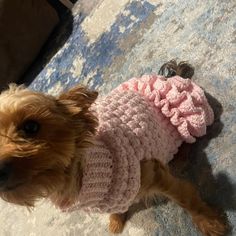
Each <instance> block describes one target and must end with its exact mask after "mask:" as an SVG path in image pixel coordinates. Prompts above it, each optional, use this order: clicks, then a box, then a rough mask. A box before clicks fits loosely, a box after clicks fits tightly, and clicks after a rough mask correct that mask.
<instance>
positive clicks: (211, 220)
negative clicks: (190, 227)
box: [193, 210, 230, 236]
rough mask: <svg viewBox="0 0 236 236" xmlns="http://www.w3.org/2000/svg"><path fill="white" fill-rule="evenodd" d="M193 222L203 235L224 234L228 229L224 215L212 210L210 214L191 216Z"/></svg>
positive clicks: (221, 235) (218, 235)
mask: <svg viewBox="0 0 236 236" xmlns="http://www.w3.org/2000/svg"><path fill="white" fill-rule="evenodd" d="M208 213H209V212H208ZM193 222H194V223H195V224H196V225H197V227H198V228H199V230H200V231H201V232H202V234H203V235H205V236H225V235H227V233H228V231H229V229H230V227H229V225H228V223H227V220H226V217H225V216H224V215H221V214H220V213H219V212H217V211H214V210H212V211H211V212H210V214H207V215H198V216H195V217H193Z"/></svg>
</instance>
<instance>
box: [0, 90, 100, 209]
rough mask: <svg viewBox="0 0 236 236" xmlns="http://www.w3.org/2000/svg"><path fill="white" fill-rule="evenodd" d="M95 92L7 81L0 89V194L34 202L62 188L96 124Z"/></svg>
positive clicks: (15, 200)
mask: <svg viewBox="0 0 236 236" xmlns="http://www.w3.org/2000/svg"><path fill="white" fill-rule="evenodd" d="M96 97H97V93H96V92H90V91H88V90H87V89H85V88H84V87H80V86H78V87H75V88H73V89H71V90H69V91H68V92H65V93H63V94H61V95H60V96H59V97H53V96H50V95H45V94H42V93H38V92H33V91H30V90H28V89H26V88H24V87H22V86H20V87H17V86H16V85H11V86H10V88H9V90H7V91H4V92H3V93H2V94H1V95H0V197H1V198H2V199H4V200H6V201H9V202H12V203H15V204H20V205H26V206H33V205H34V202H35V201H36V200H37V199H38V198H41V197H48V196H50V195H53V194H54V193H55V192H59V191H63V188H64V187H65V183H66V182H67V181H69V180H68V178H70V168H71V164H72V162H73V159H74V158H75V153H76V150H77V149H78V148H83V147H84V146H85V145H86V144H87V143H88V142H89V139H90V137H91V136H92V134H93V133H94V132H95V129H96V119H95V117H94V116H93V115H92V113H91V112H90V111H89V107H90V105H91V104H92V103H93V102H94V100H95V99H96Z"/></svg>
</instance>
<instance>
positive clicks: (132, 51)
mask: <svg viewBox="0 0 236 236" xmlns="http://www.w3.org/2000/svg"><path fill="white" fill-rule="evenodd" d="M235 9H236V2H235V0H221V1H220V0H218V1H217V0H208V1H204V0H199V1H198V0H179V1H178V0H169V1H165V0H140V1H135V0H119V1H117V0H93V1H87V0H80V1H78V3H77V5H76V6H75V7H74V10H73V14H74V16H75V19H74V28H73V31H72V34H71V36H70V37H69V38H68V40H67V42H66V43H65V45H64V46H63V47H62V48H61V50H59V51H58V52H57V54H56V55H55V56H54V57H52V58H51V59H50V62H49V63H48V64H47V66H46V67H45V69H44V70H43V71H42V72H41V73H40V74H39V75H38V76H37V78H36V79H35V80H34V81H33V83H32V84H31V85H30V87H31V88H33V89H35V90H41V91H45V92H48V93H50V94H58V93H59V92H61V91H62V90H63V89H66V88H68V87H70V86H72V85H74V84H76V83H83V84H86V85H88V86H90V87H91V88H94V89H98V90H99V91H100V92H101V94H104V93H107V92H109V91H110V90H111V89H112V88H113V87H115V86H116V85H118V84H119V83H121V82H122V81H125V80H127V79H129V78H130V77H132V76H140V75H142V74H145V73H155V72H157V71H158V68H159V67H160V65H161V64H162V63H163V62H165V61H167V60H169V59H172V58H175V59H181V60H188V61H189V62H191V63H192V64H193V65H194V66H195V68H196V73H195V77H194V80H195V81H196V82H197V83H198V84H200V85H201V86H202V87H203V88H205V90H206V91H207V92H208V93H209V94H210V95H211V96H210V95H209V97H210V102H211V103H212V105H213V107H214V110H215V112H216V122H215V123H214V125H213V126H212V127H211V128H210V129H209V130H208V135H207V136H205V137H204V138H202V139H201V140H199V141H198V142H197V143H196V144H194V145H193V147H192V151H191V154H190V156H189V159H188V160H186V163H184V164H183V165H182V166H181V168H180V169H179V170H178V171H177V172H178V174H179V175H181V176H183V177H186V178H189V179H191V180H192V181H194V182H195V183H196V184H197V186H198V187H199V189H200V190H201V193H202V195H203V197H204V198H205V199H206V200H208V201H209V202H211V203H214V204H216V205H218V206H221V207H223V208H224V209H225V211H226V213H227V215H228V217H229V220H230V222H231V224H232V225H233V226H234V228H233V231H232V234H231V235H236V228H235V225H236V155H235V154H236V68H235V60H236V47H235V42H236V36H235V28H236V10H235ZM62 28H63V27H62ZM66 29H67V25H66V24H65V26H64V28H63V29H62V30H63V32H61V34H60V35H61V36H60V37H63V35H64V33H65V32H66ZM60 37H59V38H58V39H57V41H60ZM54 43H55V44H56V42H53V43H52V44H51V45H53V44H54ZM50 56H51V55H50V53H49V55H48V57H50ZM173 166H175V165H174V163H173ZM0 209H1V212H0V218H1V227H0V235H3V236H5V235H9V236H10V235H14V236H15V235H20V236H21V235H36V236H41V235H44V236H51V235H58V236H61V235H63V236H64V235H66V236H67V235H76V236H77V235H80V236H85V235H88V236H97V235H103V236H106V235H109V234H108V232H107V216H100V215H91V216H90V215H85V214H84V213H80V212H73V213H72V214H69V215H67V214H62V213H60V212H59V211H58V210H56V209H54V208H53V207H52V206H51V205H50V203H48V202H46V201H44V202H41V203H40V204H39V205H38V206H37V207H36V209H35V210H34V211H33V212H32V213H29V212H27V210H25V209H23V208H21V207H15V206H10V205H8V204H6V203H4V202H2V201H1V202H0ZM122 235H123V236H151V235H159V236H171V235H172V236H176V235H178V236H195V235H199V234H198V233H197V231H196V230H195V228H194V227H193V225H192V223H191V221H190V219H189V217H188V216H187V215H186V214H185V213H184V212H183V210H182V209H181V208H179V207H177V206H176V205H175V204H174V203H172V202H166V201H164V202H163V201H161V202H159V204H156V205H155V206H152V207H150V208H148V209H144V210H140V211H137V212H136V213H135V214H134V215H133V217H132V218H131V220H130V221H129V222H128V224H127V227H126V229H125V231H124V233H123V234H122Z"/></svg>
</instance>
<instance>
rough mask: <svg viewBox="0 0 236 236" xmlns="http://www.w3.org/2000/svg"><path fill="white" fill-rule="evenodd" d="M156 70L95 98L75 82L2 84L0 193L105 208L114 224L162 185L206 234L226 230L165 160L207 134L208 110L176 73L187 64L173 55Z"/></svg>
mask: <svg viewBox="0 0 236 236" xmlns="http://www.w3.org/2000/svg"><path fill="white" fill-rule="evenodd" d="M160 72H161V73H162V74H165V76H166V77H164V76H143V77H142V78H140V79H136V78H134V79H131V80H130V81H128V82H126V83H123V84H122V85H120V86H119V87H118V88H117V89H115V90H114V91H113V92H111V93H110V94H109V95H108V96H106V97H105V98H104V99H100V100H99V99H98V101H95V100H96V98H97V92H93V91H89V90H88V89H86V88H84V87H81V86H77V87H75V88H72V89H70V90H69V91H67V92H65V93H63V94H61V95H60V96H59V97H53V96H50V95H45V94H42V93H39V92H34V91H30V90H28V89H26V88H24V87H22V86H16V85H10V88H9V90H7V91H4V92H3V93H2V94H1V95H0V124H1V125H0V144H1V146H0V157H1V160H0V197H1V198H2V199H4V200H6V201H8V202H11V203H14V204H19V205H24V206H27V207H32V206H34V203H35V201H37V200H38V199H40V198H49V199H50V200H51V201H52V202H53V203H54V204H55V205H56V206H57V207H60V208H61V209H62V210H65V211H71V210H75V209H85V210H91V211H98V212H107V213H110V214H111V215H110V224H109V229H110V232H112V233H120V232H122V230H123V227H124V225H125V221H126V212H127V211H128V208H129V207H130V206H131V205H132V203H134V202H136V201H139V200H142V199H147V198H153V197H154V196H155V195H157V194H163V195H164V196H166V197H168V198H170V199H172V200H173V201H175V202H176V203H177V204H179V205H180V206H181V207H183V208H184V209H185V210H186V211H187V212H188V213H189V214H190V215H191V217H192V220H193V222H194V223H195V224H196V226H197V227H198V228H199V230H200V231H201V232H202V233H203V234H204V235H210V236H213V235H225V233H226V231H227V224H226V222H225V219H224V217H223V216H222V215H221V214H220V213H219V212H218V211H217V210H216V209H215V208H213V207H210V206H208V205H207V204H206V203H205V202H203V201H202V199H201V198H200V195H199V193H198V191H197V190H196V188H195V187H194V186H193V185H192V184H191V183H189V182H187V181H185V180H181V179H178V178H177V177H174V176H173V175H172V174H171V173H170V171H169V170H168V166H167V163H168V162H169V161H170V160H171V159H172V157H173V156H174V154H175V153H176V152H177V150H178V147H179V146H180V145H181V144H182V143H183V141H186V142H189V143H192V142H194V141H195V138H194V137H199V136H202V135H204V134H205V132H206V126H207V125H210V124H211V123H212V122H213V113H212V110H211V108H210V106H209V105H208V103H207V100H206V98H205V95H204V93H203V91H202V90H201V89H200V88H199V87H198V86H197V85H195V84H194V83H193V82H192V81H191V80H190V79H184V78H185V77H188V78H191V77H192V75H193V67H191V66H190V65H189V64H187V63H180V64H178V65H177V64H176V62H175V61H171V62H169V63H166V64H164V65H163V66H162V68H161V70H160ZM176 74H178V75H179V76H182V77H183V78H181V77H179V76H177V75H176ZM168 77H170V78H168Z"/></svg>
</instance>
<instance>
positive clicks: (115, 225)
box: [109, 214, 125, 234]
mask: <svg viewBox="0 0 236 236" xmlns="http://www.w3.org/2000/svg"><path fill="white" fill-rule="evenodd" d="M124 226H125V220H124V217H122V215H119V214H112V215H110V223H109V231H110V233H112V234H120V233H122V231H123V229H124Z"/></svg>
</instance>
